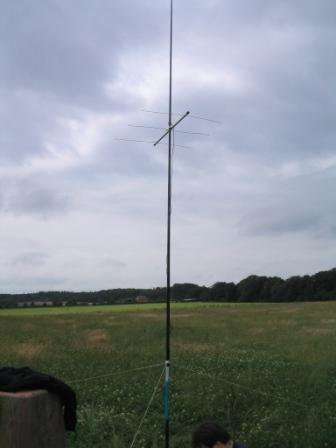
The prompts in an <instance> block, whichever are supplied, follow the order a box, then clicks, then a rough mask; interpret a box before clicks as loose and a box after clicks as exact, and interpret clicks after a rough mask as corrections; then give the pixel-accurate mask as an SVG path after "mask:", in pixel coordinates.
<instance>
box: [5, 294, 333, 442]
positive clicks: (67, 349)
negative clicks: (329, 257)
mask: <svg viewBox="0 0 336 448" xmlns="http://www.w3.org/2000/svg"><path fill="white" fill-rule="evenodd" d="M335 324H336V303H335V302H322V303H293V304H286V303H281V304H248V303H247V304H234V303H232V304H231V303H230V304H216V303H211V304H210V303H208V304H175V305H174V306H173V334H172V355H173V370H172V375H173V384H172V400H173V404H172V447H176V448H181V447H188V446H190V434H191V431H192V428H193V427H194V425H195V424H196V423H197V422H199V421H201V420H203V419H205V418H214V419H217V420H219V421H221V422H222V423H223V424H224V425H225V426H227V428H228V429H229V431H231V432H232V434H234V436H235V437H236V438H238V439H239V440H241V441H242V442H244V441H245V442H246V443H248V446H249V448H277V447H279V448H280V447H281V448H282V447H284V446H285V447H286V448H294V447H295V448H298V447H301V446H304V447H305V448H321V447H326V448H333V447H334V446H335V440H336V380H335V374H336V353H335V346H336V325H335ZM164 336H165V329H164V307H163V306H162V305H158V304H154V305H153V304H150V305H130V306H128V307H127V306H111V307H108V306H105V307H98V306H95V307H83V308H82V307H70V308H67V307H62V308H50V309H49V308H40V309H22V310H21V309H20V310H1V311H0V340H1V345H0V359H1V364H2V365H15V366H22V365H29V366H30V367H32V368H35V369H37V370H41V371H45V372H48V373H50V374H52V375H54V376H56V377H59V378H61V379H63V380H65V381H66V382H68V383H69V384H71V385H72V386H73V387H74V389H75V390H76V392H77V394H78V399H79V424H78V430H77V432H76V434H72V435H70V436H69V447H70V448H84V447H87V448H106V447H108V446H112V447H115V448H118V447H127V446H129V445H130V442H131V440H132V437H133V435H134V432H135V430H136V429H137V427H138V424H139V421H140V419H141V416H142V415H143V413H144V411H145V408H146V406H147V403H148V401H149V398H150V396H151V394H152V392H153V388H154V386H155V384H156V382H157V381H158V378H159V376H160V373H161V370H162V368H161V366H158V367H153V368H150V369H147V370H138V371H134V372H127V373H126V371H129V370H131V369H134V368H137V367H141V366H148V365H152V364H157V363H161V362H162V367H163V359H164ZM109 373H114V375H111V376H104V375H106V374H109ZM92 377H99V378H95V379H93V378H92ZM87 378H91V379H90V380H88V381H84V379H87ZM135 446H137V447H139V448H153V447H159V446H162V388H161V389H160V391H159V392H158V393H157V395H156V396H155V399H154V402H153V405H152V408H151V409H150V412H149V414H148V417H147V418H146V420H145V422H144V425H143V428H142V431H141V433H140V434H139V438H138V441H137V443H136V445H135Z"/></svg>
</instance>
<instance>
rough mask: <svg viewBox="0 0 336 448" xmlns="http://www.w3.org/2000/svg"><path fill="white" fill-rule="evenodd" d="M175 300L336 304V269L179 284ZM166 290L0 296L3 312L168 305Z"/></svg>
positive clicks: (174, 294) (174, 291)
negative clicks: (60, 307)
mask: <svg viewBox="0 0 336 448" xmlns="http://www.w3.org/2000/svg"><path fill="white" fill-rule="evenodd" d="M171 292H172V298H173V300H175V301H176V302H181V301H185V300H190V301H202V302H233V303H234V302H293V301H295V302H302V301H306V302H310V301H316V300H326V301H327V300H335V298H336V268H334V269H330V270H329V271H322V272H318V273H317V274H314V275H311V276H310V275H304V276H303V277H300V276H295V277H290V278H288V279H287V280H283V279H282V278H280V277H266V276H258V275H250V276H249V277H247V278H245V279H243V280H241V281H240V282H239V283H238V284H234V283H232V282H231V283H226V282H217V283H215V284H214V285H212V286H211V287H209V288H208V287H206V286H199V285H195V284H193V283H176V284H175V285H173V286H172V290H171ZM165 298H166V288H150V289H129V288H128V289H109V290H104V291H96V292H69V291H49V292H38V293H31V294H0V308H15V307H17V306H18V307H27V306H28V307H41V306H64V305H67V306H75V305H76V306H78V305H88V304H89V305H108V304H127V303H139V302H152V303H154V302H156V303H158V302H164V301H165Z"/></svg>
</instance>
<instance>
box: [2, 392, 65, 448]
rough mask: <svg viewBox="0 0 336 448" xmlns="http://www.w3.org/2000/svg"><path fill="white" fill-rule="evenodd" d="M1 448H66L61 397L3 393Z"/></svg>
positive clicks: (40, 393)
mask: <svg viewBox="0 0 336 448" xmlns="http://www.w3.org/2000/svg"><path fill="white" fill-rule="evenodd" d="M0 448H65V428H64V421H63V412H62V407H61V404H60V401H59V399H58V397H57V396H56V395H53V394H50V393H48V392H47V391H46V390H35V391H29V392H16V393H7V392H0Z"/></svg>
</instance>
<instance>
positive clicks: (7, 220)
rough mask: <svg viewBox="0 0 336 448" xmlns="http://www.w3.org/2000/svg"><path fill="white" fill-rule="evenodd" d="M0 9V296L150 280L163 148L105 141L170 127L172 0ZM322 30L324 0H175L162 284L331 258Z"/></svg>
mask: <svg viewBox="0 0 336 448" xmlns="http://www.w3.org/2000/svg"><path fill="white" fill-rule="evenodd" d="M1 11H2V12H1V18H0V90H1V102H0V248H1V250H0V293H15V292H34V291H42V290H44V291H46V290H71V291H83V290H88V291H91V290H101V289H109V288H123V287H143V288H145V287H155V286H164V285H165V281H166V280H165V269H166V266H165V259H166V220H167V216H166V201H167V144H166V143H165V144H163V145H159V146H158V147H156V148H154V147H153V145H151V144H150V143H136V142H126V141H120V140H117V139H118V138H126V139H135V140H144V141H146V142H152V141H154V140H156V139H157V138H158V137H160V135H161V133H162V132H163V131H161V130H160V129H151V128H141V127H133V126H149V127H159V128H165V127H167V121H168V118H167V115H164V114H154V113H150V112H144V110H146V111H148V110H151V111H155V112H164V113H166V112H167V111H168V68H169V65H168V64H169V58H168V57H169V1H168V0H155V1H154V0H151V1H150V0H141V1H140V0H113V1H112V0H96V1H94V2H92V1H91V0H90V1H89V0H81V1H79V0H71V1H69V0H48V1H45V0H35V1H34V2H31V1H29V0H21V1H10V2H8V1H5V0H1ZM335 25H336V3H335V2H334V0H320V1H316V0H282V1H279V0H249V1H246V0H206V1H205V0H202V1H201V0H175V4H174V56H173V112H174V113H175V114H177V115H174V119H178V117H179V114H183V113H184V112H185V111H187V110H190V111H191V115H192V117H188V118H186V119H185V120H184V121H183V122H182V123H181V124H180V125H179V127H178V128H177V130H179V131H188V132H194V134H192V133H190V134H187V133H182V132H176V133H175V144H176V145H181V146H187V147H188V148H181V147H180V146H176V147H175V148H174V173H173V207H172V277H171V280H172V283H180V282H193V283H197V284H200V285H203V284H204V285H207V286H210V285H212V284H213V283H215V282H217V281H227V282H230V281H234V282H238V281H240V280H241V279H243V278H245V277H246V276H248V275H251V274H257V275H268V276H281V277H283V278H287V277H290V276H293V275H303V274H312V273H314V272H318V271H321V270H327V269H331V268H333V267H335V266H336V261H335V256H336V245H335V243H336V241H335V240H336V207H335V191H336V151H335V144H336V123H335V110H336V82H335V79H336V64H335V52H336V26H335ZM195 117H203V118H208V119H210V120H214V121H216V122H214V121H207V120H201V119H197V118H195ZM129 125H133V126H129ZM196 132H198V133H202V135H198V134H196ZM203 134H206V135H203Z"/></svg>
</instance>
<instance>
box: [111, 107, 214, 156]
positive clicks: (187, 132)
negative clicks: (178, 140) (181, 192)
mask: <svg viewBox="0 0 336 448" xmlns="http://www.w3.org/2000/svg"><path fill="white" fill-rule="evenodd" d="M141 112H147V113H152V114H159V115H168V113H167V112H157V111H153V110H144V109H142V110H141ZM172 115H174V116H179V117H180V118H179V119H178V120H177V121H176V122H175V123H174V124H172V125H171V126H169V127H168V128H162V127H157V126H145V125H140V124H129V125H128V126H129V127H131V128H142V129H153V130H162V131H165V132H164V133H163V135H162V136H161V137H160V138H159V139H158V140H156V141H152V140H140V139H132V138H115V139H114V140H118V141H124V142H135V143H149V144H152V145H153V146H157V145H162V144H164V143H163V142H162V140H163V139H164V138H165V137H166V136H167V135H168V134H169V132H172V131H174V132H173V133H174V134H175V132H176V133H179V134H189V135H202V136H207V137H209V136H210V134H207V133H205V132H197V131H181V130H176V129H175V128H176V126H177V125H178V124H180V123H181V121H182V120H184V119H185V118H186V117H189V118H194V119H196V120H205V121H209V122H211V123H217V124H220V122H219V121H216V120H212V119H210V118H204V117H199V116H196V115H191V114H190V112H189V111H187V112H186V113H185V114H183V115H182V116H181V114H172ZM173 146H174V147H177V148H185V149H192V148H191V147H190V146H185V145H177V144H175V142H174V145H173Z"/></svg>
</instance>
